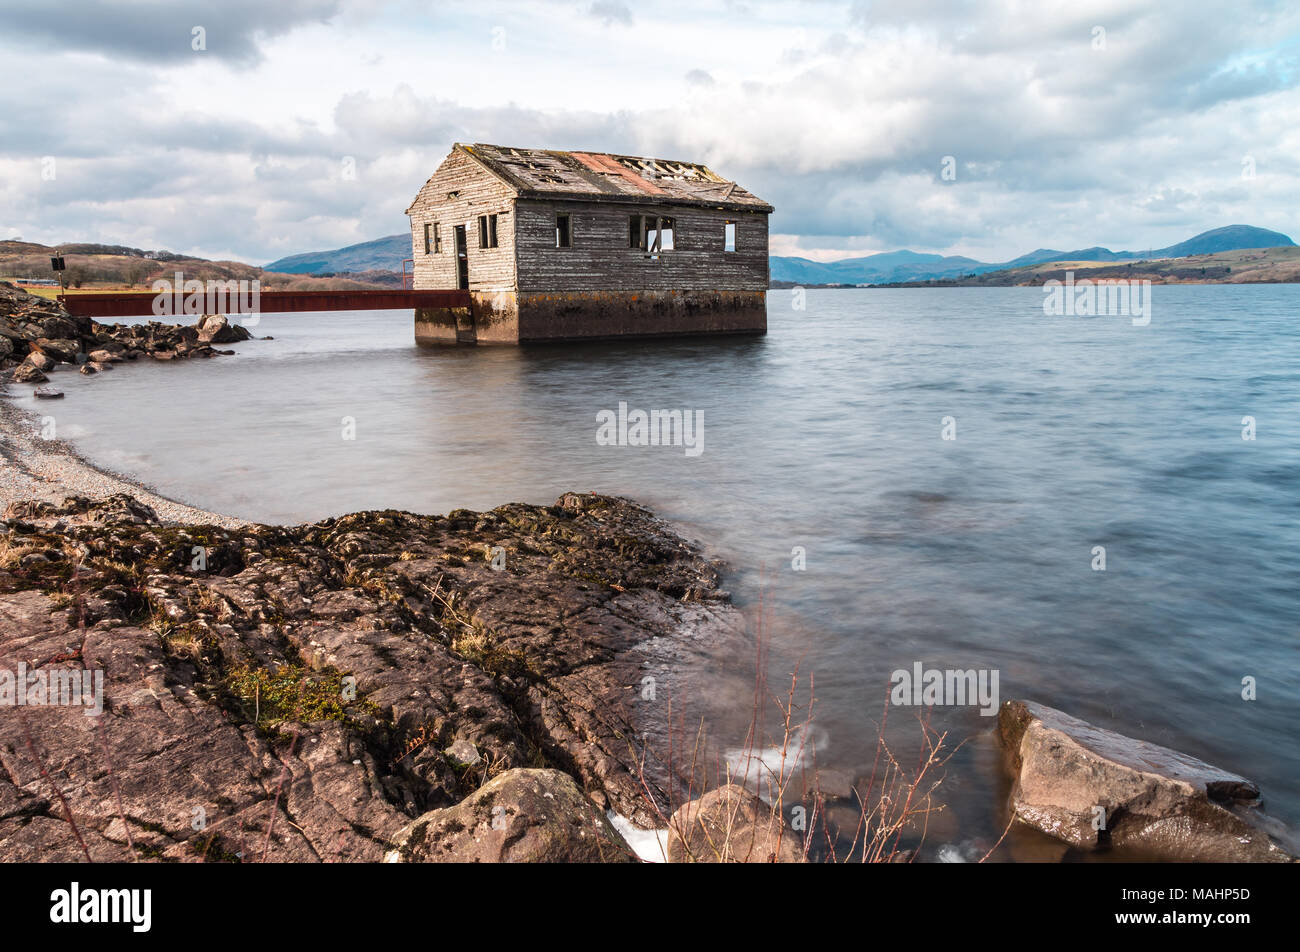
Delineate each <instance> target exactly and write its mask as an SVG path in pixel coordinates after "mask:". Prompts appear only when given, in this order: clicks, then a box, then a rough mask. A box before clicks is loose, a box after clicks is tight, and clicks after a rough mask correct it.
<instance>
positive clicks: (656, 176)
mask: <svg viewBox="0 0 1300 952" xmlns="http://www.w3.org/2000/svg"><path fill="white" fill-rule="evenodd" d="M454 149H460V150H463V151H464V152H466V153H468V154H469V155H471V156H473V157H474V158H475V159H477V160H478V161H479V162H480V163H482V164H483V165H484V166H485V167H486V168H487V169H488V170H489V171H491V172H492V173H493V174H495V175H496V176H497V177H498V178H501V179H503V180H504V181H505V182H506V183H507V184H508V185H510V186H511V187H512V188H513V189H515V191H516V192H518V193H519V194H520V196H522V197H529V196H535V197H540V198H573V199H580V200H586V201H659V202H672V203H688V204H699V205H711V206H715V207H719V208H735V209H739V210H744V211H753V212H771V211H772V206H771V205H769V204H767V203H766V202H764V201H763V200H762V199H761V198H759V197H758V196H757V195H754V194H752V193H751V192H748V191H746V190H745V189H743V188H741V187H740V186H739V185H737V184H736V183H735V182H732V181H729V180H727V179H724V178H723V177H722V176H720V175H718V174H717V173H715V172H714V171H713V170H712V169H710V168H708V167H707V166H704V165H699V164H698V163H695V162H673V161H669V160H667V159H650V158H641V157H637V156H630V155H610V154H608V153H605V152H561V151H557V150H552V149H516V148H509V147H506V146H499V145H486V144H484V143H476V144H474V145H462V144H461V143H457V144H456V145H455V147H454Z"/></svg>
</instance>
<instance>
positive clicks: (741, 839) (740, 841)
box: [668, 783, 804, 863]
mask: <svg viewBox="0 0 1300 952" xmlns="http://www.w3.org/2000/svg"><path fill="white" fill-rule="evenodd" d="M803 861H804V855H803V850H802V849H801V847H800V844H799V837H798V835H797V834H796V833H793V832H791V831H790V830H787V829H786V828H785V824H784V822H782V820H781V815H780V814H779V813H778V812H777V811H776V810H774V809H773V808H772V807H771V806H769V805H768V804H766V803H764V802H763V801H762V800H760V799H759V798H758V797H756V796H754V795H753V794H752V793H750V792H749V791H748V790H746V789H745V788H744V787H741V786H738V785H737V784H734V783H733V784H727V785H726V786H725V787H718V788H717V789H716V790H710V791H709V792H708V793H706V794H704V796H702V797H700V798H699V799H698V800H692V801H691V802H689V803H686V804H683V805H682V806H681V807H679V808H678V809H677V812H675V813H674V814H673V815H672V819H671V820H669V821H668V862H670V863H801V862H803Z"/></svg>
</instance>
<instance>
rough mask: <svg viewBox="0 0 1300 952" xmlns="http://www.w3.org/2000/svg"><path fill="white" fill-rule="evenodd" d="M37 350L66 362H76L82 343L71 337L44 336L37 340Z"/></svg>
mask: <svg viewBox="0 0 1300 952" xmlns="http://www.w3.org/2000/svg"><path fill="white" fill-rule="evenodd" d="M36 350H37V351H38V352H39V353H42V354H44V355H45V356H46V357H51V358H53V359H54V360H57V361H59V362H60V363H64V364H71V363H74V362H75V361H76V359H77V354H78V353H79V352H80V351H81V345H80V344H79V343H77V341H75V340H73V339H71V338H49V337H42V338H40V339H38V340H37V341H36Z"/></svg>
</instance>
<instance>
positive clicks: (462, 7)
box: [0, 0, 1300, 263]
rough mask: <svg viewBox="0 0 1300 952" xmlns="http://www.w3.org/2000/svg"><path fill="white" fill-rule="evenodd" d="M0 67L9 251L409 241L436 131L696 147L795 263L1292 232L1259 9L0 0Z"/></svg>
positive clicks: (1290, 28) (275, 249) (708, 1)
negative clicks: (756, 206)
mask: <svg viewBox="0 0 1300 952" xmlns="http://www.w3.org/2000/svg"><path fill="white" fill-rule="evenodd" d="M196 47H200V48H196ZM0 56H3V60H4V63H5V75H6V82H5V83H4V84H3V86H0V237H5V238H8V237H15V236H21V237H23V238H25V239H27V240H31V241H42V242H49V243H54V242H61V241H101V242H108V243H122V244H131V245H137V246H142V247H149V248H167V249H170V250H173V251H182V252H189V253H194V254H199V255H203V256H205V257H228V258H237V259H241V260H246V261H252V262H255V263H265V262H266V261H269V260H271V259H274V258H276V257H279V256H281V255H285V254H292V253H296V252H300V251H310V250H315V249H323V248H331V247H337V246H341V245H345V244H350V243H354V242H358V241H365V240H368V239H371V238H376V237H380V236H382V235H388V234H393V233H396V232H400V231H403V230H405V228H406V219H405V216H404V214H403V212H404V209H405V208H406V206H407V204H408V203H409V202H410V199H411V198H412V196H413V195H414V194H415V192H416V190H417V189H418V188H419V187H420V185H421V184H422V183H423V182H424V180H425V179H426V178H427V177H428V176H429V174H431V173H432V171H433V170H434V168H435V167H436V166H437V164H438V162H439V161H441V159H442V158H443V156H444V155H445V154H446V153H447V151H448V150H449V149H450V147H451V144H452V143H453V142H456V141H466V142H475V141H483V142H496V143H500V144H506V145H525V146H541V147H551V148H582V149H592V150H603V151H614V152H627V153H631V154H637V155H653V156H657V157H663V158H676V159H687V160H695V161H703V162H706V163H708V164H710V165H711V166H713V167H714V168H715V169H716V170H717V171H719V172H720V173H722V174H723V175H726V176H728V177H732V178H735V179H738V180H739V181H740V182H742V183H743V184H744V185H745V186H746V187H748V188H749V189H751V190H752V191H754V192H756V193H758V194H759V195H761V196H762V197H763V198H765V199H767V200H768V201H770V202H772V203H773V204H774V205H775V206H776V208H777V212H776V214H775V215H774V216H773V219H772V232H773V251H774V253H779V254H801V255H806V256H808V257H814V258H821V259H827V258H835V257H844V256H849V255H860V254H866V253H870V252H872V251H881V250H892V249H895V248H901V247H909V248H912V249H913V250H918V251H936V252H942V253H949V254H969V255H971V256H973V257H977V258H982V259H985V260H1001V259H1006V258H1010V257H1013V256H1015V255H1017V254H1020V253H1023V252H1026V251H1029V250H1031V249H1034V248H1037V247H1054V248H1060V249H1069V248H1077V247H1086V246H1090V245H1093V244H1103V245H1108V246H1110V247H1112V248H1132V249H1140V248H1148V247H1159V246H1161V245H1166V244H1170V243H1172V242H1174V241H1178V240H1181V239H1183V238H1186V237H1189V236H1190V235H1192V234H1194V233H1196V232H1199V231H1203V230H1206V229H1209V228H1215V227H1218V226H1221V225H1227V224H1234V223H1245V224H1253V225H1259V226H1262V227H1267V228H1274V229H1276V230H1279V231H1282V232H1285V233H1287V234H1291V235H1293V236H1300V228H1298V227H1297V222H1296V217H1295V216H1296V209H1297V207H1300V91H1298V89H1297V77H1298V75H1300V73H1298V70H1300V8H1297V6H1296V5H1295V4H1287V3H1282V2H1272V0H1243V2H1238V3H1231V4H1229V3H1197V2H1179V3H1174V2H1165V3H1156V2H1149V0H1097V2H1080V0H1071V2H1065V0H1061V2H1057V0H1036V2H1028V0H1024V2H1021V0H1001V2H986V3H977V2H974V0H905V2H904V0H898V2H895V0H845V2H815V0H804V2H788V3H761V2H751V3H738V2H725V0H692V2H680V3H674V2H669V3H660V4H645V3H637V4H631V3H623V2H619V0H598V2H590V0H588V2H564V0H554V2H531V3H522V2H518V3H494V2H485V0H475V2H468V3H457V2H439V3H436V4H432V3H414V2H390V3H384V2H379V0H287V2H283V0H277V2H274V3H271V2H265V0H258V2H252V0H226V2H223V3H220V4H216V3H214V4H194V3H184V2H179V3H178V2H166V0H134V2H121V3H104V2H98V3H96V2H89V0H73V2H63V3H60V4H58V5H56V6H51V5H48V4H36V3H29V2H25V0H16V2H15V0H6V2H5V3H4V4H3V5H2V6H0ZM949 156H950V157H951V167H952V168H954V169H955V173H956V178H955V180H946V179H945V178H944V176H943V174H942V173H943V169H944V163H945V157H949Z"/></svg>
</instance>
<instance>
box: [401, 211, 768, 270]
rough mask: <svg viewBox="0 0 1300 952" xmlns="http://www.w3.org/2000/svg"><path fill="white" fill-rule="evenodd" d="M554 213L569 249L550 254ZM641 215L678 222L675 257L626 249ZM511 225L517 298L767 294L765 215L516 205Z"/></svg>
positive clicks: (555, 249) (675, 231)
mask: <svg viewBox="0 0 1300 952" xmlns="http://www.w3.org/2000/svg"><path fill="white" fill-rule="evenodd" d="M557 213H560V214H565V213H567V214H568V215H569V216H570V218H569V220H570V227H571V232H572V245H573V246H572V247H570V248H556V247H555V216H556V214H557ZM641 214H645V215H666V216H670V217H672V218H674V219H675V220H676V221H675V228H674V235H673V244H674V248H673V250H672V251H664V252H662V253H660V254H659V256H658V257H657V258H651V257H648V256H647V254H646V252H644V251H641V250H639V249H635V248H630V247H628V244H629V242H628V219H629V217H630V216H632V215H641ZM727 221H734V222H736V250H735V251H733V252H727V251H725V250H724V248H725V227H724V226H725V223H726V222H727ZM514 224H515V236H514V240H515V248H516V257H517V259H518V269H519V272H518V287H519V290H520V291H641V290H646V291H653V290H659V291H671V290H681V291H688V290H699V291H704V290H733V291H742V290H748V291H765V290H766V289H767V283H768V259H767V215H766V214H765V213H758V212H738V211H719V210H717V209H713V208H700V207H693V206H673V205H654V204H633V203H621V202H619V203H616V202H551V201H538V200H535V199H519V200H518V201H517V202H516V204H515V222H514ZM453 286H454V285H453ZM417 287H418V285H417Z"/></svg>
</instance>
